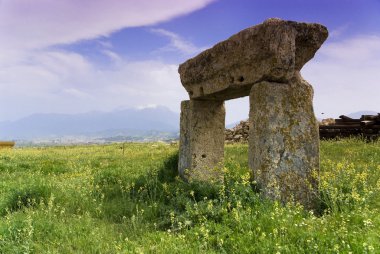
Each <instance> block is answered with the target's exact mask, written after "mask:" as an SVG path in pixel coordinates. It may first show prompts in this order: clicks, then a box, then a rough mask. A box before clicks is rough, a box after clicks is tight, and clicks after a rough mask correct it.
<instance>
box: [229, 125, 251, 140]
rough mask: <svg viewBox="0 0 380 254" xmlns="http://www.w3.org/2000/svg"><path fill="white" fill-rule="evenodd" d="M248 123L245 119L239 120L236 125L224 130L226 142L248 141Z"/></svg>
mask: <svg viewBox="0 0 380 254" xmlns="http://www.w3.org/2000/svg"><path fill="white" fill-rule="evenodd" d="M248 135H249V125H248V120H247V121H240V123H239V124H238V125H236V126H235V127H233V128H231V129H226V130H225V136H226V142H227V143H235V142H248Z"/></svg>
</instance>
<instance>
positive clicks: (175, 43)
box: [151, 29, 206, 55]
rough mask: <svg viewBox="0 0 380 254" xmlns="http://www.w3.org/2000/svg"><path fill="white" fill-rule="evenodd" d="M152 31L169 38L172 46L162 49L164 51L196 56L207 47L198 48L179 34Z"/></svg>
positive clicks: (158, 30) (160, 30) (163, 30)
mask: <svg viewBox="0 0 380 254" xmlns="http://www.w3.org/2000/svg"><path fill="white" fill-rule="evenodd" d="M151 31H152V32H153V33H156V34H159V35H162V36H165V37H167V38H169V40H170V44H169V45H168V46H166V47H164V48H161V50H163V51H179V52H181V53H182V54H184V55H195V54H198V53H200V52H202V51H203V50H205V49H206V48H205V47H196V46H195V45H194V44H192V43H191V42H189V41H186V40H185V39H183V38H182V37H181V36H179V35H178V34H176V33H173V32H170V31H167V30H165V29H152V30H151Z"/></svg>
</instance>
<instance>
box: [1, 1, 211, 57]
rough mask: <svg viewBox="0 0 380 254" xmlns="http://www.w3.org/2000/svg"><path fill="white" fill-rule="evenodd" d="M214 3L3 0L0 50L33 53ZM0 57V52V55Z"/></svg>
mask: <svg viewBox="0 0 380 254" xmlns="http://www.w3.org/2000/svg"><path fill="white" fill-rule="evenodd" d="M213 1H214V0H191V1H187V0H154V1H151V0H138V1H136V0H124V1H120V0H81V1H78V0H62V1H57V0H33V1H30V0H2V1H1V2H0V38H1V40H0V49H12V48H17V49H34V48H42V47H47V46H50V45H55V44H68V43H73V42H77V41H80V40H84V39H93V38H97V37H100V36H108V35H109V34H111V33H113V32H115V31H117V30H120V29H122V28H125V27H137V26H144V25H151V24H156V23H158V22H162V21H167V20H169V19H172V18H174V17H177V16H179V15H183V14H186V13H190V12H192V11H194V10H197V9H200V8H203V7H204V6H206V5H207V4H210V3H211V2H213ZM0 53H1V51H0Z"/></svg>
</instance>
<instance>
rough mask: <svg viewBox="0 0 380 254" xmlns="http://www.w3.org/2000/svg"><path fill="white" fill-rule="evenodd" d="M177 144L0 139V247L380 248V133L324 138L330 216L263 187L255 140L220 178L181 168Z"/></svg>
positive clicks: (323, 185)
mask: <svg viewBox="0 0 380 254" xmlns="http://www.w3.org/2000/svg"><path fill="white" fill-rule="evenodd" d="M177 150H178V147H176V146H169V145H165V144H126V145H125V149H124V151H123V150H122V149H120V145H116V144H115V145H107V146H101V145H99V146H82V147H80V146H73V147H50V148H24V149H14V150H1V151H0V179H1V180H0V253H380V213H379V212H380V142H377V143H365V142H363V141H360V140H354V139H352V140H342V141H323V142H322V143H321V173H320V179H321V180H320V194H321V195H320V197H321V200H320V203H321V208H320V213H321V214H320V215H316V214H313V213H311V212H307V211H304V210H303V209H302V207H301V206H300V205H296V204H287V205H285V206H283V205H281V204H278V203H277V202H272V201H268V200H265V199H263V198H261V197H260V195H259V194H258V193H255V192H254V191H253V190H252V188H251V185H250V179H249V171H248V168H247V146H246V145H228V146H226V161H225V168H226V171H227V172H226V177H225V180H224V184H219V185H218V184H201V183H191V184H187V183H184V182H182V181H181V180H180V179H178V177H177V176H176V166H177V160H178V155H177Z"/></svg>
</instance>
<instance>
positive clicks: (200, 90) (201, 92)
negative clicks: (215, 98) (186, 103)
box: [199, 87, 205, 96]
mask: <svg viewBox="0 0 380 254" xmlns="http://www.w3.org/2000/svg"><path fill="white" fill-rule="evenodd" d="M199 93H200V94H201V96H203V95H204V94H205V93H204V91H203V87H201V88H199Z"/></svg>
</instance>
